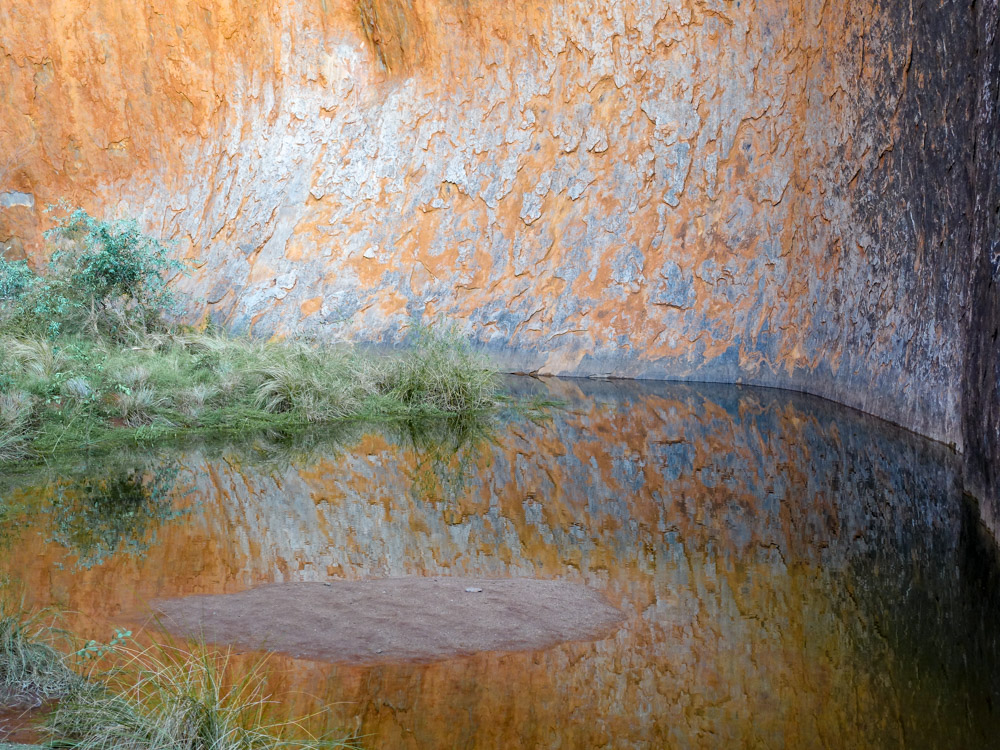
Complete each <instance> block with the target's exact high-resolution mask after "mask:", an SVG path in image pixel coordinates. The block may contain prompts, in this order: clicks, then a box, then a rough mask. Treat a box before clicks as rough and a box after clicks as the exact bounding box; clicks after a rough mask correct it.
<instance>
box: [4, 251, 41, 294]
mask: <svg viewBox="0 0 1000 750" xmlns="http://www.w3.org/2000/svg"><path fill="white" fill-rule="evenodd" d="M37 281H38V277H37V276H36V275H35V272H34V271H32V270H31V268H29V267H28V263H27V261H23V260H18V261H9V260H7V259H6V258H4V257H2V256H0V300H3V301H4V302H5V303H7V304H10V303H12V302H13V303H15V304H16V303H17V302H18V301H19V300H20V299H21V298H22V297H24V295H25V294H27V293H28V292H29V291H30V290H31V289H32V287H34V285H35V283H36V282H37Z"/></svg>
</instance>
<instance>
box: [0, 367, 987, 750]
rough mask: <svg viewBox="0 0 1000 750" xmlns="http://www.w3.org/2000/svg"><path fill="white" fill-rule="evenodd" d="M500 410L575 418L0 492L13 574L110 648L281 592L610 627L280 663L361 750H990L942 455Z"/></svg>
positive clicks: (952, 487) (277, 446)
mask: <svg viewBox="0 0 1000 750" xmlns="http://www.w3.org/2000/svg"><path fill="white" fill-rule="evenodd" d="M516 387H517V388H519V389H521V390H532V389H534V390H538V391H542V392H546V393H551V395H553V396H555V397H557V398H561V399H564V400H565V401H566V402H567V406H566V408H565V409H564V410H561V411H557V412H555V413H554V414H553V417H552V419H551V420H549V421H546V422H541V423H535V422H532V421H530V420H527V419H524V418H521V417H509V418H505V419H503V420H501V421H500V422H499V423H498V424H497V425H495V428H494V429H493V431H492V433H491V434H490V433H487V434H485V435H484V434H483V433H482V432H481V431H476V430H473V431H471V432H470V431H467V430H466V431H462V430H458V431H450V432H449V431H448V430H445V429H440V430H438V431H437V432H435V433H433V434H426V433H424V432H420V433H414V434H408V433H406V432H405V431H399V430H396V431H389V432H386V431H380V430H377V429H376V430H366V429H364V428H357V427H354V428H345V429H344V430H343V431H342V432H340V433H338V434H333V435H325V436H320V435H315V436H311V437H309V438H308V442H306V443H303V442H302V441H301V440H299V441H296V442H292V443H287V442H275V441H271V442H266V441H264V442H261V441H258V442H257V443H255V444H251V445H248V446H244V447H242V448H226V449H220V448H190V449H187V450H177V451H173V452H169V453H163V454H161V455H158V456H149V455H135V456H116V457H113V459H111V460H105V461H101V462H96V461H95V462H91V463H90V464H87V463H86V462H83V461H81V462H80V463H79V465H77V466H69V467H59V468H54V469H40V470H38V471H36V472H34V473H27V474H23V473H22V474H8V475H7V476H6V477H4V478H3V480H2V482H0V494H2V496H3V497H4V498H5V500H6V502H7V504H8V507H9V510H8V511H7V514H6V518H5V524H4V528H3V532H2V534H0V549H2V552H0V558H2V560H0V573H2V575H4V576H5V577H6V580H7V581H8V582H9V585H10V586H11V587H19V590H22V591H24V592H26V596H27V597H28V600H29V603H34V604H39V605H55V606H57V607H61V608H64V609H67V610H73V611H75V612H76V613H77V614H75V615H71V616H70V618H71V624H72V626H73V627H74V628H77V629H79V630H80V631H81V632H83V633H84V634H86V635H88V637H89V636H90V635H93V636H94V637H99V638H103V639H105V640H106V639H107V638H108V637H109V635H110V633H111V630H112V628H113V627H115V626H117V625H120V624H122V623H126V622H132V621H134V620H135V617H136V613H138V612H141V611H143V609H144V607H145V606H146V604H147V602H149V601H150V600H151V599H153V598H156V597H175V596H183V595H188V594H203V593H225V592H236V591H242V590H245V589H247V588H249V587H252V586H254V585H257V584H260V583H265V582H274V581H315V580H329V579H333V578H347V579H359V578H373V577H387V576H427V575H434V576H447V575H462V576H492V577H497V576H530V577H539V578H563V579H568V580H571V581H575V582H582V583H586V584H588V585H589V586H591V587H593V588H595V589H598V590H600V591H602V592H604V593H605V594H606V596H607V598H608V599H609V600H610V601H611V602H612V603H614V604H615V605H616V606H618V607H620V608H621V609H622V610H623V612H624V613H625V615H626V619H625V623H624V625H623V626H622V627H621V628H620V629H619V630H617V631H616V632H615V633H614V634H613V635H611V636H609V637H606V638H604V639H602V640H598V641H595V642H572V643H563V644H561V645H557V646H554V647H552V648H549V649H546V650H543V651H538V652H530V653H496V652H485V653H479V654H474V655H471V656H464V657H457V658H450V659H443V660H440V661H435V662H432V663H429V664H426V663H425V664H407V663H402V664H379V665H375V666H349V665H337V664H324V663H316V662H309V661H305V660H297V659H292V658H290V657H282V656H280V655H279V656H276V657H275V658H274V659H273V661H272V662H271V663H272V666H273V668H274V670H275V673H274V678H273V681H272V687H273V688H274V689H275V691H276V693H277V694H278V695H279V696H281V697H282V698H283V700H285V701H286V702H287V703H288V704H289V705H291V706H293V707H294V708H295V710H297V711H301V712H303V713H304V712H307V711H312V710H316V709H317V707H321V708H322V707H325V709H326V710H327V711H328V715H329V716H332V717H333V719H335V720H336V721H337V722H338V723H340V724H341V725H343V726H345V727H348V728H349V729H352V730H354V729H357V730H358V731H359V732H360V733H361V734H363V735H366V737H365V739H364V744H365V745H366V746H368V747H373V748H375V747H393V748H394V747H420V748H439V747H442V748H443V747H448V748H452V747H454V748H472V747H477V748H494V747H503V748H515V747H531V748H534V747H553V748H575V747H580V748H592V747H623V748H631V747H650V748H654V747H655V748H659V747H677V748H686V747H705V748H709V747H711V748H715V747H778V748H781V747H789V748H814V747H835V748H840V747H851V748H855V747H872V748H883V747H886V748H888V747H892V748H898V747H917V748H922V747H940V748H982V747H991V746H995V743H996V741H997V740H996V738H998V737H1000V706H998V705H997V702H998V701H1000V566H998V560H997V553H996V549H995V545H994V542H993V540H992V538H991V537H990V536H989V535H988V533H986V532H985V531H984V530H983V528H982V527H981V526H980V524H979V521H978V516H977V513H976V510H975V508H974V507H973V506H972V505H971V504H970V503H969V502H968V501H967V500H965V499H964V498H963V496H962V492H961V489H960V484H959V472H958V466H957V462H956V461H955V458H954V456H953V455H952V454H951V453H950V452H949V451H948V450H947V449H946V448H944V447H943V446H940V445H937V444H934V443H930V442H928V441H925V440H923V439H920V438H918V437H916V436H914V435H911V434H909V433H907V432H905V431H902V430H899V429H896V428H894V427H892V426H890V425H887V424H885V423H882V422H878V421H876V420H872V419H869V418H867V417H864V416H863V415H860V414H858V413H856V412H853V411H850V410H846V409H843V408H840V407H837V406H836V405H834V404H831V403H829V402H825V401H820V400H816V399H811V398H807V397H802V396H797V395H794V394H787V393H782V392H778V391H766V390H755V389H744V388H736V387H728V386H726V387H724V386H687V385H674V384H618V383H604V382H586V381H550V382H549V383H548V384H547V385H543V384H540V383H538V382H535V381H526V380H522V381H517V384H516Z"/></svg>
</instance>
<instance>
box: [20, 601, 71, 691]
mask: <svg viewBox="0 0 1000 750" xmlns="http://www.w3.org/2000/svg"><path fill="white" fill-rule="evenodd" d="M53 634H54V631H53V629H52V628H51V627H49V626H46V625H43V624H42V623H41V615H40V614H35V615H30V616H28V615H25V613H24V612H21V611H13V610H12V608H11V607H10V606H9V605H7V604H0V703H2V704H6V705H12V704H13V705H19V704H28V705H41V703H42V702H43V701H46V700H51V699H53V698H60V697H63V696H65V695H68V694H69V693H71V692H72V691H73V690H75V689H76V688H77V687H78V686H79V684H80V678H79V677H78V676H77V675H76V674H75V673H73V671H72V670H70V669H69V667H68V666H67V665H66V662H65V658H64V657H63V655H62V654H61V653H60V652H59V651H58V650H56V649H55V648H54V647H53V645H52V643H51V642H52V640H53Z"/></svg>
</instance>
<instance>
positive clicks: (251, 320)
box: [0, 0, 997, 447]
mask: <svg viewBox="0 0 1000 750" xmlns="http://www.w3.org/2000/svg"><path fill="white" fill-rule="evenodd" d="M977 14H978V16H977ZM996 15H997V14H996V5H995V3H992V4H991V3H983V2H980V3H974V2H971V0H943V1H942V2H940V3H937V4H934V6H933V7H931V6H930V5H927V4H914V3H912V2H904V1H903V0H865V1H864V2H857V3H827V2H821V1H820V0H809V1H805V2H801V1H800V2H791V3H789V2H778V1H777V0H760V1H759V2H755V1H754V0H735V1H733V0H592V1H591V2H586V3H584V2H580V0H558V1H554V0H545V1H543V0H512V2H508V3H494V2H487V0H297V1H296V2H292V3H286V2H278V1H277V0H269V1H265V2H257V1H254V0H206V1H205V2H202V3H199V4H194V3H190V2H185V1H184V0H144V2H138V3H126V2H122V0H92V1H91V2H86V3H85V2H82V1H81V0H32V1H31V2H28V0H10V1H9V2H6V3H4V5H3V7H2V8H0V49H2V52H3V57H2V63H0V113H2V116H0V153H3V154H6V155H7V156H6V162H5V164H6V166H5V167H3V166H2V165H3V164H4V162H0V169H2V170H3V171H2V173H0V239H3V240H5V241H6V242H7V244H8V245H9V246H10V247H11V249H12V251H13V252H15V253H25V254H27V255H29V256H33V257H35V256H38V255H39V254H40V252H41V247H42V246H41V239H40V234H39V231H40V229H41V228H42V227H43V226H44V224H45V216H44V215H43V214H42V213H41V209H42V207H43V206H44V205H45V204H47V203H49V202H53V201H57V200H59V199H66V200H68V201H70V202H72V203H79V204H83V205H84V206H86V207H88V208H90V209H92V210H95V211H103V212H106V213H107V212H110V213H114V212H118V213H122V214H133V215H137V216H140V217H141V218H142V220H143V221H144V222H145V224H146V226H147V227H148V228H149V229H150V230H151V231H153V232H156V233H158V234H161V235H165V236H168V237H173V238H176V239H177V240H178V242H179V244H178V249H177V252H178V253H179V254H181V255H183V256H184V257H186V258H187V259H188V260H189V261H190V262H191V264H192V267H193V270H192V273H191V275H190V276H189V277H187V278H183V279H179V280H178V282H177V284H178V286H179V287H180V288H181V289H183V290H184V291H186V292H190V293H191V294H192V295H193V298H192V301H191V303H190V305H189V309H188V314H189V315H190V316H191V317H192V318H196V319H197V318H202V317H211V318H212V319H214V320H216V321H219V322H222V323H224V324H226V325H228V326H229V327H231V328H232V329H234V330H237V331H248V330H249V331H253V332H254V333H257V334H260V335H270V334H289V333H292V332H295V333H300V332H307V333H309V334H314V335H317V336H320V337H324V338H332V339H335V338H346V339H351V340H361V341H373V342H382V343H389V344H394V343H398V342H399V341H401V340H402V339H403V338H405V336H406V331H407V328H408V326H409V324H410V321H411V320H412V319H413V318H415V317H416V318H424V319H430V320H435V319H437V320H445V321H448V322H451V323H453V324H455V325H456V326H457V328H458V329H459V330H460V331H461V332H463V333H465V334H467V335H469V336H471V337H473V338H474V339H475V340H476V341H477V342H478V343H479V344H480V345H482V346H483V347H484V348H486V349H488V350H489V351H491V352H492V353H493V354H494V355H495V356H496V357H497V359H498V360H499V361H500V362H501V363H502V364H503V365H504V366H506V367H508V368H509V369H513V370H523V371H539V372H543V373H556V374H572V375H595V374H596V375H616V376H626V377H651V378H671V379H695V380H717V381H735V382H748V383H759V384H765V385H775V386H782V387H789V388H794V389H803V390H808V391H811V392H814V393H818V394H820V395H824V396H828V397H831V398H834V399H837V400H839V401H842V402H845V403H847V404H850V405H853V406H857V407H860V408H862V409H865V410H867V411H870V412H873V413H876V414H879V415H881V416H884V417H887V418H889V419H891V420H894V421H897V422H900V423H902V424H905V425H907V426H909V427H911V428H913V429H916V430H918V431H920V432H922V433H924V434H927V435H930V436H932V437H935V438H937V439H940V440H942V441H945V442H951V443H954V444H955V445H956V446H959V447H960V446H962V445H963V443H964V442H965V441H966V439H968V437H967V436H968V435H969V430H968V429H964V428H963V420H962V408H963V403H966V402H967V400H965V401H964V400H963V398H964V397H963V393H962V381H963V377H962V374H963V372H964V371H965V369H966V362H967V357H966V352H967V349H968V347H969V346H971V345H972V342H971V340H970V338H969V336H968V331H969V315H970V300H971V299H972V298H971V296H970V295H971V294H972V291H971V282H970V269H971V268H973V267H974V265H975V263H976V262H977V259H980V260H981V259H982V258H984V257H985V254H984V250H983V248H984V247H985V244H984V243H986V244H988V242H989V241H991V238H993V240H995V237H996V233H997V229H996V219H995V218H993V219H990V218H989V217H988V216H986V215H985V214H982V213H980V214H978V215H980V216H981V217H983V221H982V222H981V223H980V225H977V226H979V227H980V228H979V230H978V231H979V235H978V236H979V241H978V244H977V243H974V242H973V241H972V240H971V237H972V219H971V217H973V216H974V215H977V214H976V211H977V208H976V206H977V205H978V204H977V192H976V191H977V190H981V189H982V186H983V185H984V184H988V183H989V182H990V179H989V175H988V174H986V172H985V167H986V166H988V164H989V163H990V162H989V161H988V160H983V158H982V154H980V155H979V156H977V155H976V153H974V150H973V149H971V148H970V144H972V143H973V142H976V141H975V139H976V138H977V133H979V134H980V135H981V136H982V138H980V140H982V143H983V144H984V146H986V147H989V146H990V145H991V144H992V145H993V146H995V143H996V141H995V138H994V139H993V140H992V141H991V140H990V138H989V134H988V133H985V131H984V128H986V127H989V126H991V123H993V124H994V125H995V123H994V121H993V120H990V119H989V118H987V119H986V120H983V119H982V118H980V120H979V121H977V120H976V118H975V116H974V114H975V112H976V111H977V101H979V98H978V97H979V96H980V90H981V89H982V82H983V81H982V79H983V77H984V75H986V71H987V67H986V63H985V62H984V60H986V59H987V58H988V55H987V54H986V53H985V52H984V50H986V47H984V46H983V45H982V44H981V43H980V37H981V36H982V35H983V34H987V33H990V29H991V28H995V24H996ZM977 18H978V22H977ZM994 48H995V47H994ZM986 77H987V78H988V75H986ZM977 122H978V125H977ZM977 128H978V129H977ZM983 138H985V140H983ZM977 159H979V161H976V160H977ZM977 164H978V165H983V168H982V169H981V171H980V172H979V174H980V179H979V182H976V181H975V179H974V178H973V177H972V175H974V174H976V173H977V172H976V170H977ZM994 182H995V181H994ZM983 222H985V223H983ZM980 267H982V268H985V267H984V266H983V265H982V263H980ZM992 268H993V269H994V270H993V273H994V274H995V268H996V264H995V263H994V264H993V266H992ZM976 289H977V291H976V292H975V294H976V295H979V296H977V297H976V298H975V300H976V304H977V305H979V306H981V305H980V303H981V302H982V299H983V296H982V295H983V294H985V295H987V297H988V296H989V295H990V294H993V295H994V297H990V299H995V292H990V291H989V290H987V291H985V292H983V291H982V284H979V285H978V286H977V287H976ZM994 309H995V308H994ZM977 310H978V307H977ZM974 317H975V322H974V324H973V325H974V326H978V325H980V324H981V323H982V322H983V321H982V320H981V318H980V317H979V313H978V312H977V313H976V316H974ZM977 330H978V329H977ZM977 335H978V334H977ZM977 351H979V350H978V349H977ZM991 351H993V352H995V351H996V350H995V347H994V349H992V350H991ZM977 356H978V355H977ZM974 361H975V362H979V363H981V365H982V366H984V367H985V366H986V365H988V364H989V359H988V357H987V358H986V359H983V358H981V357H980V358H979V359H975V360H974ZM972 362H973V360H969V364H968V366H969V367H972V368H975V367H977V365H975V364H973V363H972ZM983 363H985V364H983ZM984 377H987V380H988V379H989V377H994V376H985V375H984ZM989 385H990V384H989V383H987V386H989ZM990 387H992V386H990ZM979 392H981V393H983V394H985V395H984V398H987V399H989V398H994V401H993V402H992V403H993V404H994V405H995V404H996V401H995V396H989V395H988V394H989V393H995V388H994V390H993V391H989V389H988V388H987V390H981V389H980V391H979ZM994 408H995V407H994ZM977 434H978V433H977Z"/></svg>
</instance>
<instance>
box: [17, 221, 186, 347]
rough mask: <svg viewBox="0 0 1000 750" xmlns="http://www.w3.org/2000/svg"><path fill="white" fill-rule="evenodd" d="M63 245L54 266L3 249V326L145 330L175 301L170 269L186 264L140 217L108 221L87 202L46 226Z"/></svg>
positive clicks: (34, 330)
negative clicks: (15, 257) (39, 266)
mask: <svg viewBox="0 0 1000 750" xmlns="http://www.w3.org/2000/svg"><path fill="white" fill-rule="evenodd" d="M46 236H47V237H48V239H49V240H50V241H52V242H53V243H54V244H55V245H56V249H55V251H54V252H53V254H52V258H51V260H50V261H49V264H48V267H47V269H46V272H45V273H44V274H42V275H37V274H35V273H34V272H33V271H32V270H31V269H30V268H29V267H28V264H27V263H25V262H24V261H17V262H13V261H8V260H6V259H3V258H2V257H0V300H3V301H4V303H5V304H4V305H3V308H2V309H0V327H2V328H3V329H5V330H7V331H8V332H14V333H19V334H22V335H27V334H44V335H48V336H50V337H54V336H56V335H58V334H60V333H62V332H66V331H76V332H82V331H88V332H93V333H104V334H111V335H113V336H116V337H118V338H122V336H123V335H125V334H129V333H136V332H139V333H145V332H148V331H150V330H153V329H155V328H157V327H161V316H162V314H163V313H164V312H167V311H169V310H170V308H171V307H172V306H173V302H174V299H173V295H172V294H171V291H170V289H169V288H168V287H167V281H166V279H167V276H168V275H169V274H170V273H171V272H174V271H178V270H181V269H183V267H184V266H183V264H181V263H179V262H178V261H175V260H172V259H171V258H170V257H169V256H168V251H167V246H166V245H164V244H163V243H162V242H160V241H159V240H157V239H154V238H153V237H150V236H148V235H146V234H143V232H142V231H141V229H140V228H139V224H138V223H137V222H136V221H135V219H118V220H114V221H105V220H103V219H98V218H95V217H93V216H91V215H90V214H88V213H87V212H86V211H84V210H82V209H76V210H74V211H72V212H70V213H69V214H68V215H67V216H65V217H64V218H62V219H61V220H59V221H58V222H57V224H56V226H55V227H54V228H53V229H51V230H49V232H47V233H46Z"/></svg>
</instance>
